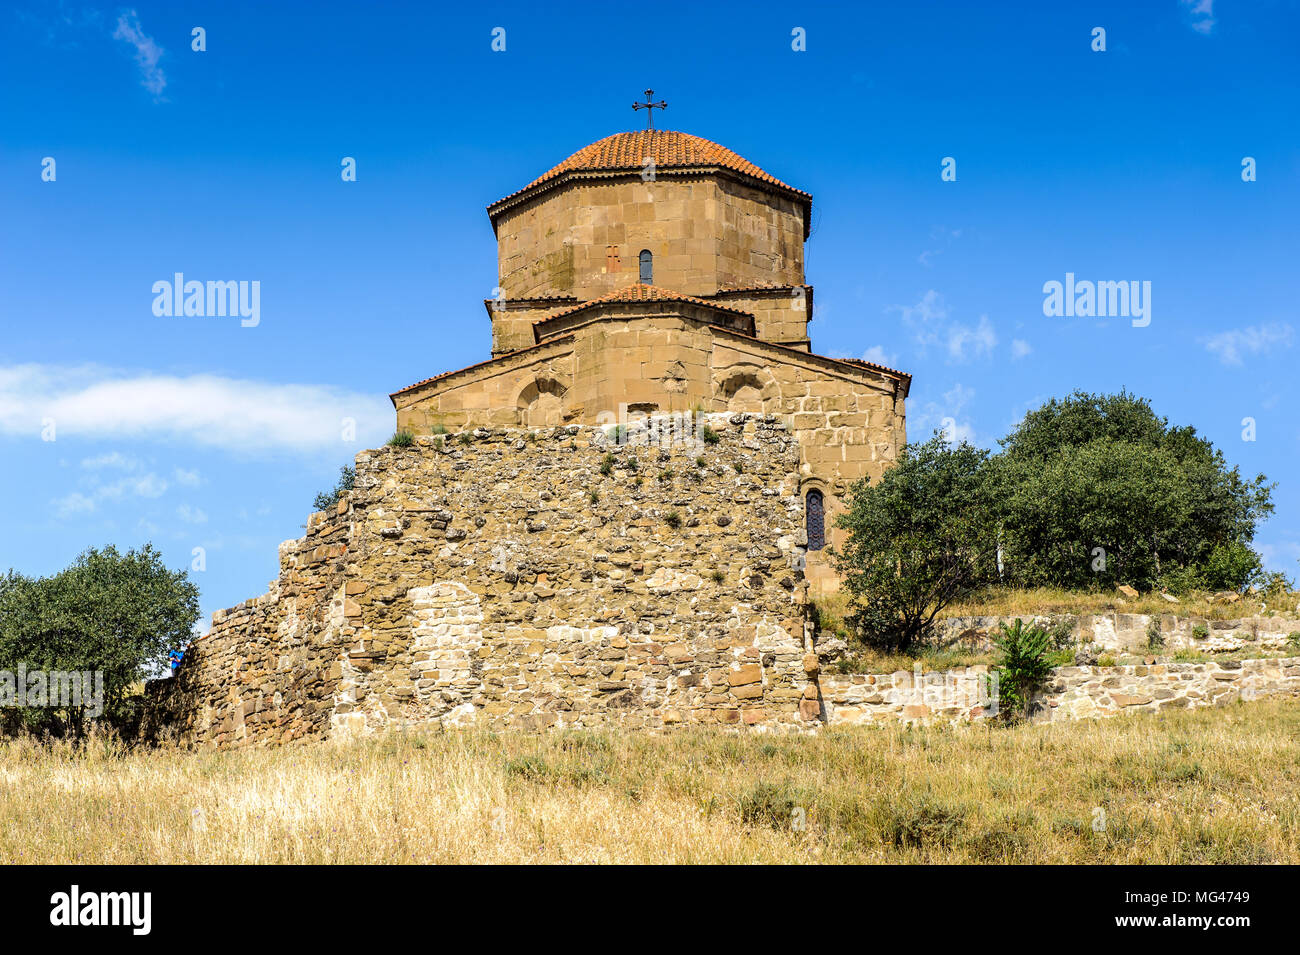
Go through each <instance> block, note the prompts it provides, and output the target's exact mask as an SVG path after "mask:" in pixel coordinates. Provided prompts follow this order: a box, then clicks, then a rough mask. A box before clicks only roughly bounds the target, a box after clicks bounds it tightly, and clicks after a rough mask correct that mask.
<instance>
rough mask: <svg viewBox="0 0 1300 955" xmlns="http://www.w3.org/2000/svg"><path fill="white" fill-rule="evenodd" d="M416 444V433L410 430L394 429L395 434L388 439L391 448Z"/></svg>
mask: <svg viewBox="0 0 1300 955" xmlns="http://www.w3.org/2000/svg"><path fill="white" fill-rule="evenodd" d="M413 444H415V435H413V434H411V432H409V431H394V432H393V436H392V437H391V438H389V439H388V446H389V447H390V448H409V447H410V446H411V445H413Z"/></svg>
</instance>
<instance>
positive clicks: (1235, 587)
mask: <svg viewBox="0 0 1300 955" xmlns="http://www.w3.org/2000/svg"><path fill="white" fill-rule="evenodd" d="M1263 574H1264V565H1263V562H1262V561H1261V560H1260V558H1259V554H1257V553H1255V552H1254V551H1253V550H1251V549H1250V548H1249V547H1247V546H1246V545H1245V544H1242V543H1239V542H1237V541H1233V542H1232V543H1229V544H1216V545H1215V547H1214V550H1212V551H1210V556H1209V557H1208V558H1207V559H1206V561H1205V567H1204V568H1203V570H1202V573H1201V576H1202V579H1203V581H1204V584H1205V586H1206V587H1208V588H1209V589H1210V590H1232V591H1235V592H1237V593H1241V592H1242V591H1244V590H1245V589H1246V588H1247V587H1249V586H1250V585H1251V584H1253V583H1256V582H1257V581H1258V580H1259V579H1260V578H1261V577H1263Z"/></svg>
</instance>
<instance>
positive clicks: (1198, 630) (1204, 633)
mask: <svg viewBox="0 0 1300 955" xmlns="http://www.w3.org/2000/svg"><path fill="white" fill-rule="evenodd" d="M1209 636H1210V628H1209V627H1207V626H1206V625H1205V624H1203V623H1198V624H1197V625H1196V626H1194V627H1192V639H1193V640H1206V639H1208V638H1209Z"/></svg>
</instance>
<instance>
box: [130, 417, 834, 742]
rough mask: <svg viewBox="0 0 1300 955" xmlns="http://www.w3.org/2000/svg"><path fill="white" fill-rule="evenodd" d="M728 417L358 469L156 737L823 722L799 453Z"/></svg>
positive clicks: (420, 450)
mask: <svg viewBox="0 0 1300 955" xmlns="http://www.w3.org/2000/svg"><path fill="white" fill-rule="evenodd" d="M707 420H708V422H709V426H710V432H709V433H710V434H711V435H712V436H713V438H709V439H706V438H701V437H700V435H701V434H703V433H704V432H703V431H702V429H701V430H697V431H696V432H695V433H694V436H683V435H673V434H667V435H665V434H656V433H654V432H653V431H652V430H651V428H649V427H647V428H643V429H640V430H638V431H634V432H632V433H629V434H628V435H627V436H626V439H627V443H622V444H621V443H619V441H618V436H617V435H615V436H613V437H611V435H609V434H607V433H606V431H604V430H602V429H599V428H592V427H582V426H578V425H567V426H562V427H556V428H540V429H534V430H519V429H497V430H489V429H483V428H480V429H477V430H475V431H467V432H462V433H461V434H459V435H451V434H448V435H429V436H422V437H420V438H418V439H417V441H416V443H415V445H414V446H412V447H409V448H397V447H385V448H381V449H379V450H377V451H368V452H363V453H362V454H359V455H358V456H357V459H356V466H357V476H356V483H355V488H354V490H353V491H351V492H350V493H349V494H348V496H347V497H346V498H345V499H344V500H343V501H341V502H340V503H339V506H338V508H337V509H336V511H335V512H333V513H329V514H326V513H320V514H314V515H312V517H311V518H310V520H309V522H308V526H307V534H306V536H305V537H304V538H302V539H301V540H297V541H290V542H286V543H285V544H283V545H282V546H281V552H280V557H281V572H280V576H279V578H278V579H277V580H276V581H275V582H274V583H273V584H272V586H271V589H270V591H269V592H268V593H267V594H265V595H263V596H262V597H258V598H256V599H255V600H251V601H247V602H245V603H243V604H240V605H239V606H238V607H234V608H231V609H230V610H227V611H222V612H218V613H217V614H215V615H214V617H213V626H212V631H211V633H210V634H209V635H208V636H206V637H204V638H202V639H200V640H198V641H197V642H196V643H195V645H194V646H193V647H192V648H191V649H190V650H189V652H188V653H187V656H186V660H185V662H184V663H183V664H182V666H181V669H180V671H179V673H178V674H177V676H176V677H174V678H172V679H167V680H161V681H157V682H155V683H153V684H151V685H150V687H149V698H150V701H151V706H150V713H149V716H148V717H147V719H146V728H147V730H148V733H149V735H151V736H154V737H165V736H171V737H174V738H177V739H179V740H180V741H182V742H187V743H213V744H218V745H226V744H243V743H249V742H263V741H265V742H279V741H286V740H292V739H298V738H305V737H323V736H329V735H331V734H335V733H339V732H353V731H365V730H370V729H376V728H378V727H381V726H384V725H386V724H391V723H404V724H412V723H431V722H442V723H450V724H459V723H465V722H471V721H477V720H488V721H491V722H493V723H494V724H500V725H510V726H522V727H545V726H591V725H599V724H608V723H617V724H621V725H628V726H637V727H651V728H653V727H660V726H664V725H670V724H674V723H714V724H718V723H720V724H740V723H744V724H763V725H782V724H796V723H798V722H799V721H800V720H802V719H807V718H815V716H816V713H815V711H814V712H812V713H809V712H808V709H809V707H808V705H807V704H804V705H802V706H801V703H802V702H803V701H804V698H805V695H804V691H805V688H806V686H807V685H808V683H809V680H810V675H809V674H808V673H807V672H806V671H805V665H806V663H807V660H806V656H805V652H804V640H805V634H804V630H805V614H804V606H805V596H804V584H803V574H802V570H801V569H800V567H801V566H802V558H803V554H804V545H805V542H806V536H805V532H804V531H803V529H802V528H803V502H802V498H801V496H800V494H799V473H798V472H799V460H800V458H799V449H798V446H797V443H796V441H795V439H794V437H793V435H792V434H791V433H790V432H789V431H788V430H787V429H786V427H785V426H784V425H783V424H781V423H780V422H778V421H777V420H776V419H775V417H774V416H770V415H769V416H765V415H709V416H708V419H707ZM813 670H815V666H814V667H813Z"/></svg>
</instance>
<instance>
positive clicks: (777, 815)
mask: <svg viewBox="0 0 1300 955" xmlns="http://www.w3.org/2000/svg"><path fill="white" fill-rule="evenodd" d="M738 803H739V806H738V808H739V810H740V820H741V822H743V823H745V824H746V825H750V826H753V825H759V826H768V827H770V828H772V829H775V830H777V831H778V832H780V831H783V830H785V831H788V830H790V829H791V828H793V827H794V825H795V824H796V821H797V820H798V818H799V817H798V816H797V815H796V813H795V810H796V809H804V811H805V812H806V811H807V809H806V807H803V806H800V800H799V797H798V795H797V794H796V793H795V792H794V790H792V789H791V788H790V784H789V783H782V784H781V785H777V784H775V783H756V784H755V785H753V786H752V787H750V789H749V790H748V791H747V792H744V793H742V794H741V795H740V798H739V800H738Z"/></svg>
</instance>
